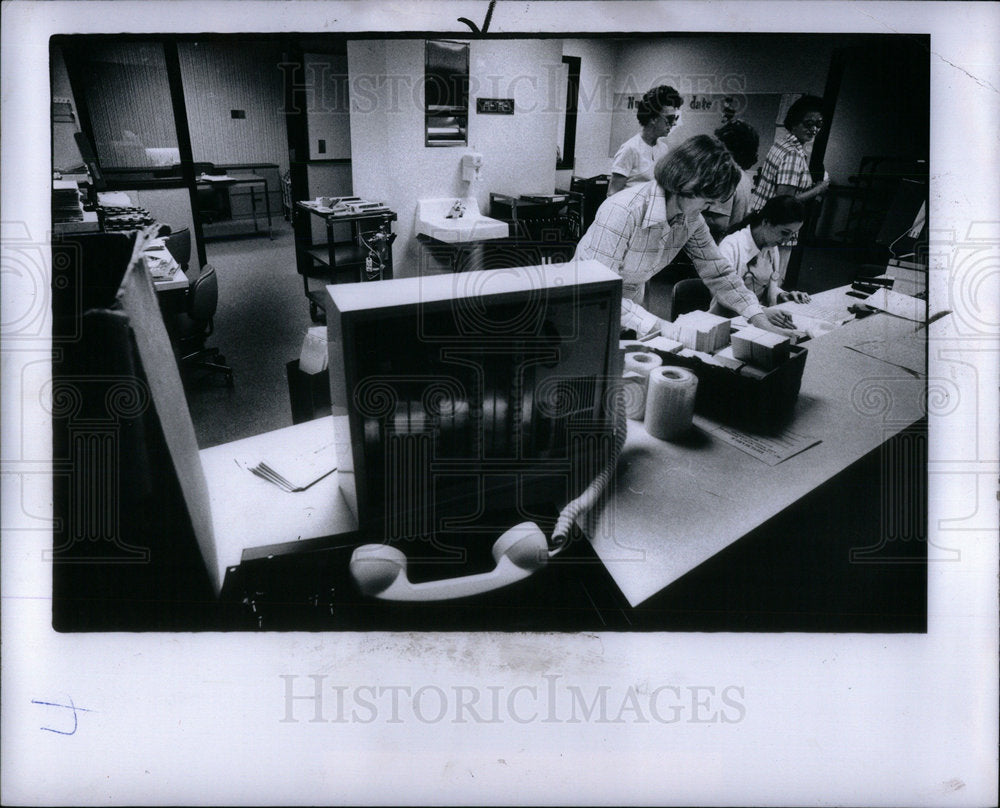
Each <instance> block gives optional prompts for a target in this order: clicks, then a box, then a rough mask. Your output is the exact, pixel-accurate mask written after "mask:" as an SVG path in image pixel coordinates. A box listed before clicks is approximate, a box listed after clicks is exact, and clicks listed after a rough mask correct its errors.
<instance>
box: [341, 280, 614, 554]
mask: <svg viewBox="0 0 1000 808" xmlns="http://www.w3.org/2000/svg"><path fill="white" fill-rule="evenodd" d="M327 291H328V294H329V297H330V305H329V306H328V307H327V320H328V330H329V346H330V385H331V401H332V403H333V412H334V415H339V414H346V415H347V416H348V419H347V421H346V426H344V427H343V430H344V431H343V432H342V434H340V435H339V436H338V444H339V447H340V458H339V463H340V465H339V478H340V480H341V488H342V491H343V493H344V496H345V498H346V499H347V501H348V503H349V504H350V506H351V508H352V509H353V510H354V512H355V514H356V516H357V518H358V523H359V527H360V529H361V531H362V533H363V534H365V535H366V537H368V538H370V539H372V540H375V541H379V542H388V541H397V542H398V541H401V540H406V539H426V538H428V537H430V538H434V537H440V536H442V535H445V534H448V533H455V532H461V531H462V530H463V529H471V530H473V531H475V529H476V528H475V526H477V525H478V526H483V525H484V520H485V522H488V521H489V519H488V517H489V514H491V513H498V514H504V516H500V517H498V518H499V519H500V520H501V522H503V521H504V520H506V521H508V522H511V521H512V520H513V519H515V518H516V519H518V520H520V519H527V520H533V521H540V520H544V519H545V518H546V515H547V514H551V513H552V511H553V509H555V510H556V511H558V509H559V508H561V507H562V506H563V505H565V504H566V503H567V502H568V501H569V500H570V499H572V498H573V497H574V496H576V495H578V494H579V492H580V491H581V490H583V489H584V488H585V487H586V486H587V484H588V483H589V482H590V481H591V479H593V477H594V476H595V474H596V472H597V471H599V470H600V469H601V468H602V467H603V466H604V464H606V462H607V458H608V456H609V452H610V451H611V446H612V444H613V427H614V418H613V413H614V396H615V390H616V385H615V380H616V379H617V378H619V377H620V375H621V369H620V367H619V366H618V365H619V361H620V360H619V356H618V351H617V346H618V333H619V318H620V309H621V279H620V278H619V276H617V275H616V274H614V273H613V272H611V271H609V270H608V269H607V268H605V267H604V266H602V265H601V264H599V263H598V262H596V261H579V262H578V261H571V262H568V263H565V264H555V265H546V266H535V267H521V268H515V269H493V270H482V271H476V272H467V273H458V274H449V275H436V276H427V277H417V278H405V279H396V280H388V281H377V282H373V283H360V284H340V285H335V286H328V287H327ZM335 421H337V423H339V424H343V423H344V419H335ZM497 527H503V525H502V524H500V525H498V526H497ZM491 529H492V528H488V527H483V530H484V531H487V532H489V530H491ZM432 543H433V542H432Z"/></svg>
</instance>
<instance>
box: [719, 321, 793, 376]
mask: <svg viewBox="0 0 1000 808" xmlns="http://www.w3.org/2000/svg"><path fill="white" fill-rule="evenodd" d="M790 346H791V340H790V339H789V338H788V337H785V336H782V335H781V334H775V333H774V332H773V331H765V330H764V329H763V328H757V327H756V326H752V325H748V326H747V327H746V328H742V329H740V330H739V331H738V332H736V333H734V334H733V357H734V358H735V359H740V360H743V361H744V362H749V363H750V364H751V365H754V366H756V367H758V368H762V369H764V370H773V369H774V368H776V367H777V366H778V365H780V364H781V363H782V362H784V361H785V360H786V359H788V353H789V347H790Z"/></svg>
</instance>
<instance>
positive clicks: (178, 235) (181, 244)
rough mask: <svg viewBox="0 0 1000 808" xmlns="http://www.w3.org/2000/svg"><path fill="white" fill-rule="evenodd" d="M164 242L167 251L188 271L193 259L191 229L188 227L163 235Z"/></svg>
mask: <svg viewBox="0 0 1000 808" xmlns="http://www.w3.org/2000/svg"><path fill="white" fill-rule="evenodd" d="M163 243H164V245H165V246H166V248H167V252H169V253H170V255H172V256H173V259H174V260H175V261H176V262H177V263H178V264H179V265H180V268H181V270H182V271H183V272H185V273H186V272H187V268H188V262H189V261H190V260H191V230H190V229H188V228H187V227H184V228H181V229H180V230H175V231H173V232H172V233H168V234H167V235H166V236H164V237H163Z"/></svg>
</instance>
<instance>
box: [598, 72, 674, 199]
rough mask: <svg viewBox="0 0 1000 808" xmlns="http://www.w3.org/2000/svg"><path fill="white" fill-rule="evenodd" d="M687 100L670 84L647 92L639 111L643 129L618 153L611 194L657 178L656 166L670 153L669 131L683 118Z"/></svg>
mask: <svg viewBox="0 0 1000 808" xmlns="http://www.w3.org/2000/svg"><path fill="white" fill-rule="evenodd" d="M683 103H684V99H682V98H681V96H680V93H678V92H677V90H675V89H674V88H673V87H671V86H670V85H668V84H661V85H660V86H659V87H654V88H653V89H651V90H648V91H647V92H646V93H644V94H643V96H642V98H641V99H640V100H639V103H638V104H637V105H636V111H635V117H636V118H637V119H638V121H639V126H641V127H642V130H641V131H639V132H638V133H637V134H635V135H633V136H632V137H630V138H629V139H628V140H626V141H625V142H624V143H623V144H622V145H621V147H620V148H619V149H618V152H617V153H616V154H615V159H614V161H613V162H612V164H611V181H610V182H609V183H608V196H611V195H612V194H616V193H618V192H619V191H620V190H622V189H623V188H627V187H629V186H632V185H638V184H639V183H642V182H649V181H650V180H651V179H653V168H654V166H655V165H656V162H657V161H658V160H659V159H660V158H661V157H663V156H664V155H665V154H666V153H667V150H668V148H669V147H668V146H667V140H666V139H667V135H669V134H670V130H671V129H673V128H674V127H675V126H676V125H677V124H678V122H679V121H680V118H681V106H682V105H683Z"/></svg>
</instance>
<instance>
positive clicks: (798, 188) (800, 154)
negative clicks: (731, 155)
mask: <svg viewBox="0 0 1000 808" xmlns="http://www.w3.org/2000/svg"><path fill="white" fill-rule="evenodd" d="M783 125H784V127H785V129H787V130H788V134H787V135H786V136H785V137H783V138H781V139H779V140H777V141H775V143H774V145H773V146H771V149H770V151H768V153H767V157H766V158H765V159H764V166H763V168H761V172H760V179H759V180H758V181H757V187H756V188H754V192H753V202H752V203H751V205H750V207H751V209H752V210H754V211H758V210H760V209H761V208H763V207H764V205H765V203H766V202H767V200H769V199H771V198H773V197H775V196H786V195H787V196H793V197H795V199H797V200H798V201H799V202H802V203H804V204H806V205H809V204H810V203H813V202H814V201H818V200H819V199H820V198H821V197H822V195H823V194H824V193H825V192H826V189H827V188H828V187H829V186H830V183H829V181H828V180H827V179H826V178H824V179H822V180H821V181H819V182H814V181H813V177H812V174H810V173H809V157H808V155H807V154H806V148H807V147H809V144H811V143H812V141H813V139H814V138H815V137H816V135H817V134H818V133H819V131H820V129H822V128H823V99H822V98H818V97H816V96H815V95H804V96H802V97H801V98H799V99H798V100H796V101H795V103H793V104H792V105H791V106H790V107H789V108H788V113H787V114H786V115H785V122H784V124H783ZM796 244H798V238H797V236H793V237H792V238H791V239H789V240H788V241H786V242H783V243H782V244H781V250H780V252H781V266H782V272H784V269H785V267H786V266H787V265H788V258H789V255H790V254H791V251H792V247H794V246H795V245H796Z"/></svg>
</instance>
